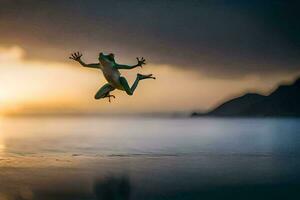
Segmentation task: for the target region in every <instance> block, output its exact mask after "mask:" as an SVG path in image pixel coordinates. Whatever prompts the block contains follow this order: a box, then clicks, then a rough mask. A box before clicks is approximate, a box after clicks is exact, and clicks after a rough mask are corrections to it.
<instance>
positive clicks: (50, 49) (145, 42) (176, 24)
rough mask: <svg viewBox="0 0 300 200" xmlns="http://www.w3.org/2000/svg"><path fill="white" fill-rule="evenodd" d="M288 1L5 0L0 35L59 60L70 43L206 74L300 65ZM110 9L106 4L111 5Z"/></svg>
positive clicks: (33, 54) (266, 71)
mask: <svg viewBox="0 0 300 200" xmlns="http://www.w3.org/2000/svg"><path fill="white" fill-rule="evenodd" d="M297 5H298V3H297V2H295V1H283V0H282V1H271V0H270V1H269V0H268V1H256V0H255V1H251V2H244V1H221V2H220V1H192V0H191V1H188V2H186V1H185V2H183V1H149V2H145V1H143V2H140V1H134V0H132V1H126V2H124V1H88V2H87V1H83V0H75V1H72V3H70V2H69V1H58V0H54V1H47V2H45V1H7V2H6V3H4V5H3V6H1V8H0V13H2V14H1V18H0V19H1V20H0V24H1V27H2V29H1V35H2V37H1V39H0V42H3V43H4V44H11V43H14V44H19V45H21V46H22V47H23V48H25V50H26V51H28V53H29V54H28V57H29V58H35V59H36V58H39V59H50V60H59V61H64V60H65V57H66V56H67V54H68V53H69V52H70V51H72V50H77V49H78V50H82V51H84V52H85V53H86V54H88V55H90V56H91V57H88V58H92V57H93V56H94V55H96V54H97V53H98V51H100V50H104V51H111V52H115V53H116V55H117V58H119V59H120V60H122V61H123V62H128V61H129V58H134V57H136V56H139V55H143V56H145V57H147V58H148V60H149V62H151V63H152V64H154V65H165V64H168V65H170V66H173V67H178V68H189V69H192V70H196V71H198V72H200V73H202V74H206V75H210V76H212V77H222V78H232V77H236V78H237V77H240V76H245V75H249V74H254V75H260V76H267V75H269V76H272V74H280V73H293V72H298V71H299V66H300V65H299V64H300V59H299V56H298V55H299V53H300V45H299V44H300V40H299V37H298V35H299V34H300V29H299V26H298V20H297V19H298V18H299V17H300V16H299V12H298V11H297V9H296V8H297ZM112 10H113V11H112Z"/></svg>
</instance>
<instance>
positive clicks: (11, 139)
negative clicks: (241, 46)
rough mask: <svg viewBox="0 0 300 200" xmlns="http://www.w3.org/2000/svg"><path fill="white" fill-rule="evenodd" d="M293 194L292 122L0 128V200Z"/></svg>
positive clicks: (299, 157) (20, 121) (297, 132)
mask: <svg viewBox="0 0 300 200" xmlns="http://www.w3.org/2000/svg"><path fill="white" fill-rule="evenodd" d="M298 191H300V120H299V119H222V118H216V119H214V118H201V119H167V118H127V119H125V118H103V117H94V118H93V117H88V118H84V117H82V118H80V117H78V118H76V117H73V118H72V117H70V118H59V117H57V118H54V117H52V118H50V117H49V118H2V119H0V200H2V199H4V200H6V199H7V200H10V199H53V200H54V199H66V200H71V199H84V200H85V199H108V200H113V199H224V198H229V199H276V198H278V199H298V198H299V197H300V194H299V192H298Z"/></svg>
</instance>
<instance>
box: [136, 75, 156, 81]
mask: <svg viewBox="0 0 300 200" xmlns="http://www.w3.org/2000/svg"><path fill="white" fill-rule="evenodd" d="M137 76H138V78H139V79H140V80H143V79H148V78H152V79H156V78H155V77H154V76H153V74H147V75H143V74H137Z"/></svg>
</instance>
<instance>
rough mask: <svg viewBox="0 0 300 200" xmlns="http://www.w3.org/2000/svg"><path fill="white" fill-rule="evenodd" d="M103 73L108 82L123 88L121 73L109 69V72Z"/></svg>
mask: <svg viewBox="0 0 300 200" xmlns="http://www.w3.org/2000/svg"><path fill="white" fill-rule="evenodd" d="M103 75H104V77H105V79H106V80H107V82H108V83H109V84H110V85H112V86H113V87H115V88H117V89H120V90H123V87H122V85H121V83H120V80H119V78H120V73H118V72H113V71H108V72H105V71H104V72H103Z"/></svg>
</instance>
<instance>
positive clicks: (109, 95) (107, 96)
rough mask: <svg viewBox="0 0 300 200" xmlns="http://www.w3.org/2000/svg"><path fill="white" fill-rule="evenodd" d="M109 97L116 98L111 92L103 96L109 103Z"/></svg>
mask: <svg viewBox="0 0 300 200" xmlns="http://www.w3.org/2000/svg"><path fill="white" fill-rule="evenodd" d="M111 97H112V98H114V99H115V98H116V97H115V95H112V94H107V95H106V96H105V97H104V98H108V101H109V103H111V100H110V98H111Z"/></svg>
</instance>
